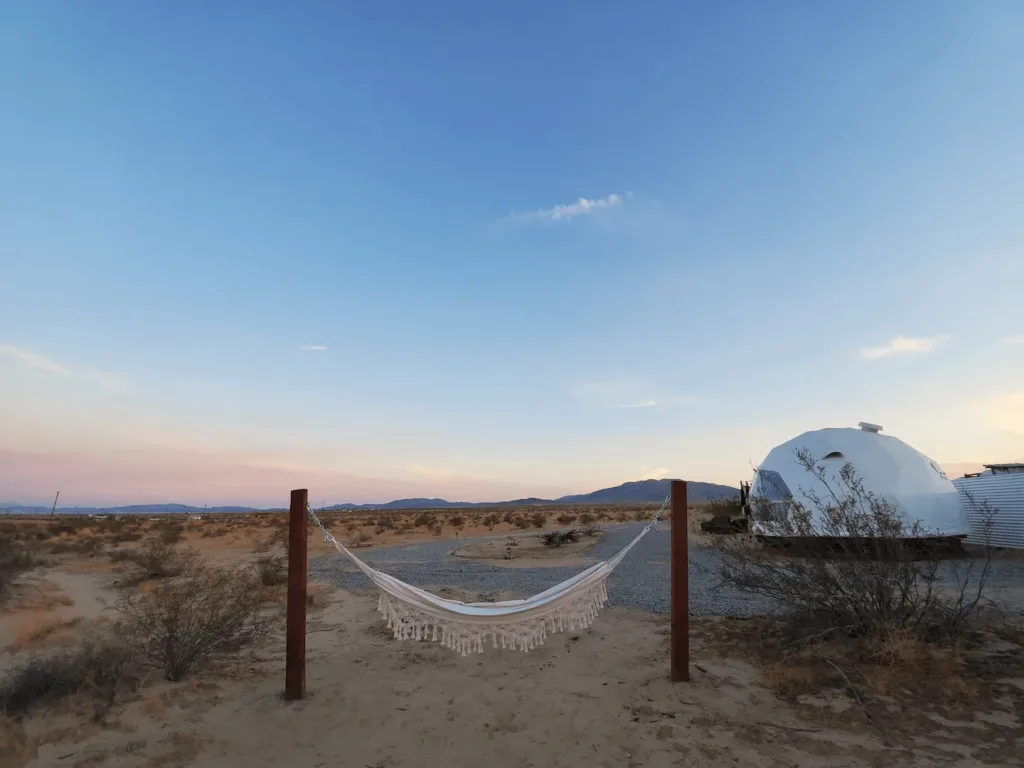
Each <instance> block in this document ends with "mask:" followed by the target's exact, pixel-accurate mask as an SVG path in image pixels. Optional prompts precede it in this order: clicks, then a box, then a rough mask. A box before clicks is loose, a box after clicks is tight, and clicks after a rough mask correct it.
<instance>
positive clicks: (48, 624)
mask: <svg viewBox="0 0 1024 768" xmlns="http://www.w3.org/2000/svg"><path fill="white" fill-rule="evenodd" d="M81 621H82V619H81V617H78V616H76V617H73V618H70V619H61V618H58V617H56V616H53V615H49V614H39V613H37V614H32V615H31V616H29V617H27V618H26V619H24V620H22V622H21V624H20V626H19V627H18V630H17V632H16V634H15V636H14V640H13V641H12V642H11V644H10V646H9V649H10V650H12V651H23V650H25V649H26V648H30V647H32V646H38V645H40V644H42V643H43V642H44V641H53V640H55V639H58V638H59V637H61V636H63V637H66V636H67V635H66V631H67V630H69V629H73V628H75V627H77V626H78V625H79V624H80V623H81Z"/></svg>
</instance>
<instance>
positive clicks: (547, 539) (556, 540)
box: [540, 528, 580, 547]
mask: <svg viewBox="0 0 1024 768" xmlns="http://www.w3.org/2000/svg"><path fill="white" fill-rule="evenodd" d="M540 540H541V541H543V542H544V546H546V547H564V546H565V545H566V544H569V543H571V542H576V541H579V540H580V534H579V531H577V530H576V529H575V528H570V529H569V530H568V531H548V532H547V533H542V534H540Z"/></svg>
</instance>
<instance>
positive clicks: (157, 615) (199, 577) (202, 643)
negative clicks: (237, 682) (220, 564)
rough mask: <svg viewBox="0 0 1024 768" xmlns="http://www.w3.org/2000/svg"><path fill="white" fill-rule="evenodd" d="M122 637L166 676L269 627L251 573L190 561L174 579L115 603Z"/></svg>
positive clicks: (252, 640) (241, 643)
mask: <svg viewBox="0 0 1024 768" xmlns="http://www.w3.org/2000/svg"><path fill="white" fill-rule="evenodd" d="M117 610H118V612H119V613H120V615H121V617H122V619H123V622H122V624H121V626H120V631H121V636H122V637H123V638H124V642H125V644H126V646H127V647H129V648H131V649H132V651H133V652H135V653H136V654H137V655H138V657H139V658H140V659H141V660H143V661H144V662H146V663H148V664H151V665H153V666H155V667H156V668H158V669H159V670H160V671H161V672H162V673H163V675H164V676H165V677H166V678H167V679H168V680H180V679H181V678H182V677H183V676H184V675H186V674H187V673H188V672H189V671H190V670H192V669H194V668H197V667H203V666H206V665H209V664H211V663H212V662H214V661H215V660H217V659H218V658H221V657H223V656H224V655H226V654H230V653H234V652H236V651H238V650H240V649H242V648H245V647H246V646H249V645H251V644H253V643H255V642H258V641H259V640H261V639H262V638H264V637H265V636H266V635H267V633H268V632H269V631H270V621H269V620H268V619H267V618H266V617H265V616H264V615H263V594H262V590H261V589H260V588H259V585H258V584H257V583H255V580H254V578H253V575H252V572H251V571H249V570H247V569H244V568H239V569H228V568H213V567H206V566H200V565H197V564H195V563H191V564H190V565H189V567H188V569H187V570H186V571H185V572H184V573H183V574H182V575H181V576H180V577H179V578H176V579H171V580H168V581H164V582H161V583H160V584H159V585H158V586H157V587H156V588H155V589H153V590H152V591H150V592H145V593H133V594H126V595H123V596H122V597H121V599H120V600H119V601H118V603H117Z"/></svg>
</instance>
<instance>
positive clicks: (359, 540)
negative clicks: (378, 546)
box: [356, 531, 373, 547]
mask: <svg viewBox="0 0 1024 768" xmlns="http://www.w3.org/2000/svg"><path fill="white" fill-rule="evenodd" d="M371 541H373V536H372V535H370V534H369V533H367V532H366V531H363V532H362V533H360V534H359V535H358V536H356V546H357V547H365V546H366V545H367V544H369V543H370V542H371Z"/></svg>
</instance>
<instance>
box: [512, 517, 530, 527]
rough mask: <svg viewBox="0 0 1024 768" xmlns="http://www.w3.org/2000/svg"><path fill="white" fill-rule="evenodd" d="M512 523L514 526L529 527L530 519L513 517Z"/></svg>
mask: <svg viewBox="0 0 1024 768" xmlns="http://www.w3.org/2000/svg"><path fill="white" fill-rule="evenodd" d="M514 525H515V527H516V528H529V527H530V520H529V519H528V518H526V517H517V518H516V519H515V522H514Z"/></svg>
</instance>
